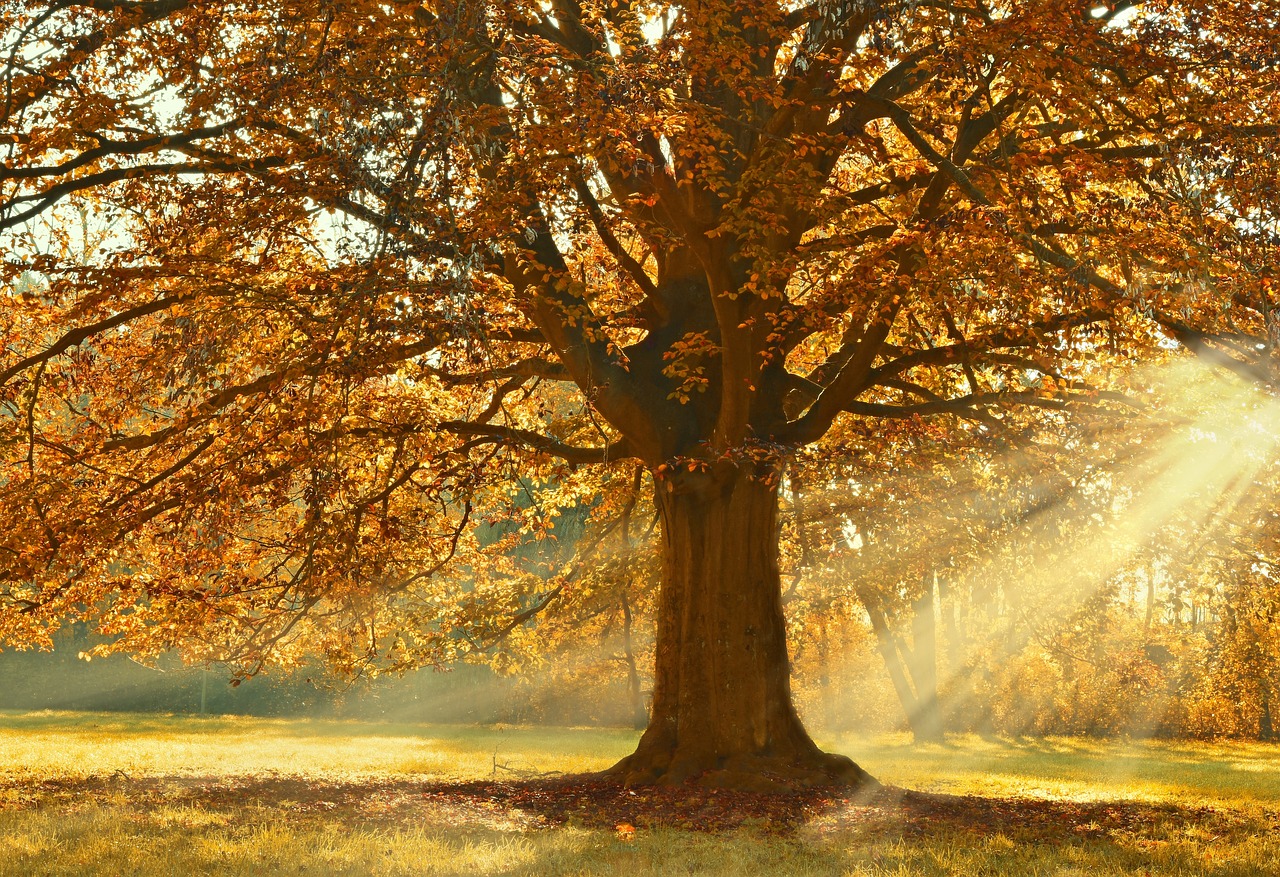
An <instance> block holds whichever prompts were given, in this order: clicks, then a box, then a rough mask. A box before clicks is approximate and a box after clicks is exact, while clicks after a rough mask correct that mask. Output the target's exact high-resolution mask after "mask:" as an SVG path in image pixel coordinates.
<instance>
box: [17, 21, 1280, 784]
mask: <svg viewBox="0 0 1280 877" xmlns="http://www.w3.org/2000/svg"><path fill="white" fill-rule="evenodd" d="M1278 28H1280V9H1278V8H1277V5H1276V4H1275V3H1273V2H1270V0H1264V2H1251V3H1236V2H1228V3H1212V4H1210V3H1206V2H1200V0H1192V2H1178V3H1174V2H1164V0H1158V2H1151V3H1143V4H1133V3H1127V2H1121V3H1115V4H1108V3H1079V2H1064V3H1042V2H1021V0H1015V2H1004V0H998V2H986V0H977V2H974V3H971V4H964V3H961V4H953V3H932V2H924V0H909V2H878V0H813V2H771V0H701V2H672V3H665V2H642V0H609V2H604V0H599V2H596V0H488V2H484V0H457V2H426V3H417V2H403V0H381V2H372V0H330V2H325V3H312V2H296V0H273V2H271V3H261V2H257V0H241V2H235V3H231V2H222V0H109V2H108V0H101V2H99V0H92V2H89V0H86V2H72V0H60V2H56V3H50V4H47V5H46V4H42V3H35V2H30V0H7V2H3V3H0V40H2V41H3V46H2V49H3V59H4V60H3V62H2V63H3V64H4V67H3V82H2V83H0V85H2V92H3V93H2V95H0V159H2V161H3V164H0V226H2V227H3V229H5V234H6V237H5V238H4V240H5V244H4V247H3V253H4V257H5V270H6V271H7V272H8V276H9V280H10V284H11V290H12V291H11V293H10V294H9V295H8V296H7V297H6V298H5V299H4V300H3V301H4V306H3V309H2V310H0V343H2V344H3V348H2V350H0V412H2V413H0V430H2V432H0V450H2V452H3V458H2V459H0V467H3V468H0V485H2V487H3V495H2V498H0V504H2V506H3V517H4V521H5V524H6V529H5V531H4V533H3V534H0V582H2V583H3V590H2V591H0V605H2V606H3V609H2V610H0V613H2V614H0V635H3V636H4V637H6V638H8V639H10V640H12V641H19V642H22V641H26V642H32V641H38V640H39V639H40V638H41V637H42V636H45V635H46V632H47V630H48V628H49V627H50V626H53V625H56V623H57V620H58V619H59V618H63V617H65V616H67V615H69V614H74V615H81V616H88V617H92V618H95V619H96V620H97V623H98V626H99V628H100V629H101V630H103V631H104V632H106V633H108V634H111V635H113V636H114V637H116V639H115V640H114V647H116V648H122V649H134V650H139V651H143V652H147V651H155V650H158V649H162V648H167V647H171V646H173V645H175V644H185V647H186V648H187V649H188V651H189V653H190V654H193V655H194V656H196V657H197V658H199V657H227V656H231V657H238V658H240V659H242V660H245V661H247V662H248V665H249V666H250V669H252V666H256V664H255V662H259V663H260V662H262V661H265V660H268V659H269V658H270V657H271V656H272V655H273V654H279V653H282V652H283V651H285V650H287V648H288V646H289V645H290V644H291V643H295V642H303V641H309V642H312V643H314V644H316V647H317V648H320V649H322V650H324V651H325V652H326V653H328V654H329V655H330V656H331V657H333V658H334V659H335V660H339V661H341V660H355V659H353V658H346V659H344V658H343V657H342V656H343V655H355V656H356V658H358V659H359V660H368V661H379V662H383V663H386V662H390V663H393V664H395V663H404V664H408V663H414V662H421V661H424V660H431V659H433V658H434V657H438V656H439V655H441V654H442V653H448V652H449V651H450V650H455V651H456V650H458V649H460V648H463V646H462V645H460V644H464V643H468V642H471V640H472V639H473V638H474V637H475V636H476V635H477V634H476V632H475V631H476V630H477V629H482V630H481V632H482V633H483V632H484V631H488V632H490V633H503V632H507V633H510V632H512V631H518V629H519V627H518V625H519V624H520V622H522V621H524V620H527V619H529V618H531V617H532V616H533V615H534V614H535V613H536V612H537V611H539V610H541V609H542V608H544V607H545V606H546V605H548V603H550V602H551V600H552V599H553V598H554V597H555V596H556V595H557V594H559V593H562V592H563V590H564V589H565V588H566V587H570V586H571V585H572V582H571V581H570V579H571V578H572V576H573V575H574V574H572V573H571V574H568V575H563V574H562V575H561V576H560V578H559V579H558V581H559V584H556V581H557V580H556V579H555V578H554V577H553V578H550V579H548V578H546V577H545V576H534V578H535V579H536V581H535V582H533V583H532V584H528V585H527V587H526V589H525V590H524V591H520V590H518V589H514V590H513V589H511V588H507V587H505V585H504V582H507V583H509V581H511V580H514V579H515V578H518V577H519V576H520V575H522V574H524V573H521V571H520V570H519V569H516V568H514V567H512V568H509V569H506V571H505V572H504V571H503V568H501V559H500V557H499V555H498V554H492V555H491V556H490V557H489V558H488V559H487V560H484V559H483V558H482V557H481V555H479V554H476V553H475V552H476V551H477V550H478V548H477V546H480V544H481V543H480V542H479V541H477V537H476V536H475V535H474V526H475V524H476V519H477V517H482V516H488V517H495V516H498V514H499V512H500V511H501V509H502V508H503V507H504V506H503V503H504V502H506V503H507V506H506V508H508V509H511V510H515V512H516V513H519V514H523V515H524V516H525V517H527V518H528V519H529V520H530V521H534V516H533V515H532V514H525V513H527V512H529V511H530V509H534V508H536V507H537V500H536V497H534V501H533V502H532V504H530V503H525V504H524V505H523V506H522V505H520V504H519V503H516V502H514V501H513V500H511V496H512V494H511V491H512V490H516V489H525V490H527V489H528V484H529V479H542V483H543V484H544V488H545V489H547V490H554V491H559V492H564V493H566V496H568V497H569V500H571V501H572V502H577V503H579V504H589V503H590V496H591V494H592V493H593V492H595V491H597V490H599V489H600V486H599V485H600V483H601V482H599V481H593V480H591V479H592V477H593V476H590V475H588V474H586V473H587V472H589V471H592V470H596V471H600V472H603V473H604V474H605V476H608V475H609V474H610V473H612V472H614V469H615V467H614V466H613V465H612V464H615V463H617V462H618V461H623V460H634V461H639V463H640V464H642V465H643V466H644V467H646V468H647V469H648V470H649V472H650V473H652V476H653V478H652V482H653V484H654V485H655V489H654V497H653V501H654V504H655V506H656V510H657V515H658V518H659V525H658V526H659V528H660V533H661V541H660V544H661V551H662V580H661V588H660V593H659V595H658V600H657V608H656V613H657V637H658V641H657V662H656V671H655V684H654V691H653V702H652V714H651V721H650V724H649V728H648V731H647V732H646V733H645V735H644V737H643V738H642V740H641V742H640V744H639V747H638V749H637V751H636V752H635V753H634V754H633V755H631V756H629V757H628V758H627V759H625V760H624V761H623V762H622V763H621V764H619V765H618V767H617V768H616V773H617V774H618V775H619V776H620V777H621V778H623V779H624V780H627V781H632V782H645V781H660V782H678V781H681V780H682V779H685V778H688V777H690V776H693V775H704V779H705V780H707V781H715V782H724V783H738V784H744V783H752V782H756V781H757V780H758V779H759V778H760V777H762V776H770V777H772V778H773V779H774V780H776V781H780V782H793V781H794V782H808V781H821V782H826V781H830V780H832V779H835V778H843V779H846V780H852V781H856V780H858V779H860V778H861V777H862V776H863V774H862V773H861V771H860V770H859V769H858V768H856V767H855V766H854V765H853V764H852V762H849V761H848V760H847V759H844V758H841V757H837V756H831V755H827V754H824V753H822V752H820V751H819V750H818V748H817V747H816V746H815V745H814V744H813V742H812V741H811V740H810V738H809V736H808V735H807V734H806V732H805V730H804V728H803V727H802V725H801V723H800V721H799V719H798V718H797V715H796V713H795V711H794V709H793V706H792V702H791V696H790V691H789V678H788V677H789V671H788V662H787V654H786V647H785V641H784V639H785V637H784V620H783V611H782V606H781V600H780V588H779V573H778V565H777V559H776V554H777V540H778V529H779V527H778V503H779V484H780V480H781V479H780V470H781V468H782V467H783V466H785V465H786V462H787V460H788V458H789V456H790V455H791V454H792V453H793V452H794V451H795V450H796V449H798V448H801V447H805V446H812V445H815V444H819V445H820V444H821V443H822V442H823V441H824V437H825V436H828V434H829V432H830V431H831V430H832V429H833V426H834V425H837V424H840V425H841V428H842V429H849V430H854V431H855V432H856V433H858V434H860V435H862V436H863V437H864V438H866V439H874V436H875V435H876V432H877V430H879V429H880V428H881V427H880V424H882V423H884V422H886V420H887V419H897V420H901V419H904V418H906V419H910V418H917V417H932V416H942V417H947V418H952V419H953V423H954V425H955V428H957V429H972V430H986V431H999V430H1001V429H1002V419H1003V417H1004V413H1005V412H1006V411H1008V409H1009V406H1016V405H1031V406H1047V407H1055V408H1065V407H1070V406H1072V405H1098V404H1106V398H1105V395H1099V394H1098V393H1097V392H1096V390H1098V389H1099V388H1103V387H1104V382H1105V377H1106V367H1105V363H1106V361H1107V360H1108V358H1110V357H1115V356H1129V355H1131V354H1134V353H1136V352H1138V351H1140V350H1142V349H1146V348H1149V347H1152V346H1157V345H1160V344H1169V343H1172V341H1175V340H1176V341H1178V342H1181V343H1183V344H1185V345H1187V346H1189V347H1193V348H1195V349H1197V350H1198V351H1201V352H1205V353H1209V354H1212V355H1214V356H1217V357H1220V358H1222V359H1224V360H1225V361H1227V362H1228V364H1229V365H1231V367H1233V368H1237V369H1239V370H1244V371H1250V372H1257V371H1258V370H1260V369H1264V368H1265V363H1266V359H1267V356H1268V355H1269V353H1270V349H1271V344H1272V340H1273V338H1274V337H1275V333H1274V331H1273V327H1274V322H1273V316H1272V314H1273V312H1272V307H1273V303H1272V299H1271V297H1270V296H1271V295H1272V294H1273V290H1272V289H1271V287H1270V286H1269V283H1270V282H1271V272H1272V271H1273V268H1274V264H1275V258H1274V257H1275V250H1276V237H1275V234H1276V227H1275V223H1276V212H1275V211H1276V207H1275V205H1276V197H1277V183H1276V179H1277V177H1276V174H1277V170H1276V165H1275V156H1276V155H1277V152H1278V151H1280V149H1278V144H1277V136H1276V127H1275V126H1276V122H1277V119H1278V118H1280V112H1278V111H1277V110H1278V107H1277V101H1278V98H1277V88H1276V86H1277V83H1278V82H1280V70H1278V69H1277V64H1276V61H1275V52H1274V42H1275V34H1276V32H1277V29H1278ZM23 272H27V273H26V274H25V276H23ZM862 444H864V445H865V444H866V443H865V442H863V443H862ZM820 453H821V452H820ZM633 465H634V464H627V465H625V466H623V467H622V468H621V469H618V470H617V471H618V477H619V483H620V484H628V483H630V482H631V472H632V471H634V469H633ZM547 485H551V486H547ZM624 493H625V489H624ZM531 495H532V494H531ZM628 501H629V502H631V503H632V505H628V506H627V507H626V508H627V509H628V510H629V509H630V508H631V507H632V506H633V505H634V501H633V500H628ZM628 513H629V511H628ZM534 522H535V523H538V524H539V525H545V524H546V519H545V518H542V519H538V520H537V521H534ZM602 538H603V537H602ZM482 561H483V562H482ZM494 565H497V566H496V567H495V566H494ZM459 568H461V569H462V570H463V571H462V572H458V569H459ZM495 569H496V571H495ZM451 570H452V572H450V571H451ZM526 575H527V574H526ZM450 583H451V584H450ZM486 612H487V613H488V614H487V615H486V614H485V613H486ZM504 618H505V619H508V621H507V623H506V624H504V623H503V619H504ZM410 622H412V624H410ZM411 627H413V628H414V629H412V630H410V628H411ZM849 697H850V700H851V701H852V702H853V703H854V705H855V706H856V699H857V692H850V694H849Z"/></svg>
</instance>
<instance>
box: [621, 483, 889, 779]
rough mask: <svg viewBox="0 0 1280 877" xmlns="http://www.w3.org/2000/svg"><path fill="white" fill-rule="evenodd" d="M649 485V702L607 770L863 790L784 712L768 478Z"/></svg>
mask: <svg viewBox="0 0 1280 877" xmlns="http://www.w3.org/2000/svg"><path fill="white" fill-rule="evenodd" d="M655 484H656V489H657V505H658V509H659V513H660V515H661V521H662V552H663V558H662V561H663V562H662V590H661V592H660V595H659V601H658V619H657V622H658V629H657V658H656V666H655V674H654V689H653V706H652V710H651V716H650V721H649V727H648V730H647V731H646V732H645V734H644V736H643V737H642V738H641V739H640V743H639V746H638V747H637V748H636V751H635V752H634V753H633V754H632V755H630V756H628V757H627V758H625V759H623V760H622V761H621V762H619V763H618V765H616V766H615V767H614V768H613V769H612V771H611V773H613V775H615V776H617V777H619V778H620V779H622V780H623V781H624V782H626V783H637V784H644V783H658V784H662V785H675V784H679V783H682V782H685V781H686V780H690V779H694V778H697V779H698V781H699V782H700V783H703V784H706V785H719V786H727V787H733V788H743V789H758V790H766V789H774V790H776V789H780V788H787V787H792V786H801V785H819V784H832V783H849V784H860V783H867V782H874V781H873V780H871V779H870V777H868V776H867V774H866V773H865V772H863V771H862V770H861V769H860V768H859V767H858V766H857V765H855V764H854V763H853V762H852V761H850V760H849V759H847V758H845V757H843V756H839V755H830V754H827V753H824V752H822V751H821V750H820V749H818V747H817V746H816V745H815V744H814V742H813V741H812V740H811V739H810V738H809V735H808V733H807V732H806V731H805V729H804V727H803V725H801V723H800V719H799V717H798V716H797V715H796V711H795V708H794V706H793V705H792V701H791V681H790V665H789V662H788V660H787V643H786V625H785V621H784V618H783V612H782V599H781V595H782V590H781V579H780V577H779V574H778V562H777V556H778V488H777V479H776V477H774V478H772V479H768V478H765V477H752V476H751V475H750V474H748V473H746V472H744V471H742V470H740V469H737V468H729V467H724V468H723V469H721V470H720V471H719V472H717V474H716V475H715V476H710V475H704V476H694V477H692V478H689V479H688V482H686V483H680V484H674V483H672V482H671V481H669V480H665V479H655ZM668 485H671V488H670V489H668Z"/></svg>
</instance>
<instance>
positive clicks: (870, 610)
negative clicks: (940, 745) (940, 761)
mask: <svg viewBox="0 0 1280 877" xmlns="http://www.w3.org/2000/svg"><path fill="white" fill-rule="evenodd" d="M861 598H862V605H863V607H864V608H866V610H867V617H869V618H870V619H871V630H872V632H873V633H875V635H876V646H877V648H878V649H879V651H880V657H881V658H883V659H884V668H885V670H886V671H887V672H888V674H889V681H890V682H891V683H893V690H894V692H895V693H896V694H897V695H898V702H899V703H900V704H902V711H903V712H904V713H905V714H906V716H907V726H908V727H909V728H910V729H911V733H912V736H917V737H918V731H917V729H916V715H917V714H918V713H919V703H918V702H917V700H916V695H915V692H914V691H912V690H911V682H910V681H909V680H908V679H907V668H906V665H905V664H904V663H903V661H902V656H901V655H900V654H899V652H898V642H897V638H896V637H894V635H893V631H892V630H890V629H889V620H888V619H887V618H886V617H885V614H884V610H882V609H881V608H880V604H879V602H878V601H877V600H875V598H873V597H871V596H870V595H862V597H861Z"/></svg>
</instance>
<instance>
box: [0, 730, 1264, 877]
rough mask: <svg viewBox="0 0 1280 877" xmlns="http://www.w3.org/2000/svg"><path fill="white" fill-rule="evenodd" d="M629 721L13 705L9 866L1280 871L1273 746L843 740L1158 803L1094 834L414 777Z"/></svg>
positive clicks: (543, 761) (522, 871)
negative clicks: (597, 817) (750, 820)
mask: <svg viewBox="0 0 1280 877" xmlns="http://www.w3.org/2000/svg"><path fill="white" fill-rule="evenodd" d="M634 737H635V735H634V734H633V733H631V732H622V731H607V730H562V729H515V728H512V729H500V728H499V729H493V728H481V729H478V728H462V727H441V726H430V725H416V726H415V725H369V724H359V723H332V722H298V721H275V720H261V719H192V718H185V717H165V716H114V715H102V714H36V715H0V875H3V877H8V875H15V877H16V875H23V877H26V875H37V874H111V875H117V874H120V875H130V874H132V875H137V877H158V875H183V877H186V875H195V874H201V875H206V874H207V875H232V874H337V875H345V874H351V875H357V874H378V875H384V874H385V875H422V874H438V875H453V874H456V875H464V874H465V875H486V874H488V875H526V874H527V875H553V874H556V875H559V874H575V875H595V874H601V875H604V874H610V875H612V874H623V875H632V874H635V875H651V874H652V875H658V874H662V875H670V874H676V875H685V874H689V875H694V874H705V875H730V874H732V875H742V874H782V875H841V877H844V875H858V877H864V875H865V877H870V875H876V877H889V875H895V877H906V875H961V874H963V875H984V874H985V875H1010V877H1020V875H1027V877H1029V875H1037V877H1049V875H1053V877H1085V875H1087V877H1105V875H1117V877H1118V875H1132V874H1137V875H1142V874H1146V873H1150V874H1151V875H1153V877H1189V875H1206V877H1209V875H1212V877H1259V875H1273V874H1274V875H1280V839H1278V837H1277V835H1278V834H1280V831H1277V828H1278V827H1280V823H1278V822H1277V819H1278V813H1280V757H1277V756H1280V750H1278V749H1277V748H1276V747H1269V746H1260V745H1247V744H1222V745H1208V744H1166V743H1141V744H1126V745H1120V744H1107V743H1102V742H1097V741H1075V740H1048V741H993V740H982V739H979V738H972V737H965V738H961V739H958V740H956V741H954V742H953V743H951V744H948V745H947V746H930V747H913V746H910V745H908V743H907V741H905V740H904V739H902V738H899V737H886V738H879V739H875V740H855V739H842V740H837V741H828V743H833V744H834V745H835V747H836V748H839V749H842V750H843V751H847V752H849V753H850V754H853V755H855V756H857V757H858V758H859V759H860V760H861V761H862V762H863V763H865V764H866V765H867V766H869V767H870V768H872V769H873V770H875V771H876V772H877V773H878V774H879V775H880V776H881V778H882V779H884V780H885V781H887V782H893V783H897V784H902V785H906V786H911V787H915V788H922V789H930V790H933V791H938V792H946V793H949V794H959V795H981V796H988V797H994V798H1002V797H1003V796H1006V795H1020V796H1026V797H1032V798H1044V799H1047V798H1055V797H1059V796H1060V797H1064V798H1068V799H1071V800H1077V801H1086V800H1094V801H1115V802H1123V801H1134V800H1140V801H1148V802H1152V803H1153V804H1156V805H1159V807H1158V808H1153V809H1151V811H1150V812H1151V813H1154V814H1155V815H1154V816H1152V815H1150V814H1148V815H1147V816H1146V817H1144V819H1143V820H1141V821H1138V822H1135V823H1133V824H1132V825H1130V826H1128V827H1121V828H1114V827H1112V828H1106V827H1104V828H1102V829H1099V828H1097V827H1096V826H1095V827H1093V828H1090V827H1089V826H1083V827H1082V828H1083V829H1084V833H1083V834H1080V835H1079V836H1075V835H1072V834H1071V833H1070V832H1065V833H1054V832H1053V831H1049V833H1046V831H1045V827H1044V826H1041V827H1039V828H1037V827H1034V826H1028V827H1027V828H1025V829H1023V828H1022V827H1020V826H1019V825H1018V824H1017V823H1016V821H1015V822H1011V823H1007V824H1002V825H1001V826H998V827H997V826H985V827H984V826H977V827H976V828H977V829H979V830H975V827H974V826H969V825H965V824H963V823H956V822H954V821H952V822H949V821H946V820H939V821H937V822H936V823H930V822H927V821H925V822H920V821H917V822H915V823H912V824H909V825H908V824H902V825H898V824H895V823H893V822H892V821H889V822H885V821H883V820H881V821H879V822H872V823H866V822H857V821H852V822H851V821H847V820H845V819H844V818H843V816H842V813H841V812H840V811H839V810H833V811H831V812H829V813H826V814H823V815H819V816H817V817H815V818H814V819H813V820H811V821H810V822H809V823H808V824H806V825H803V826H801V827H799V828H798V829H796V830H794V831H791V832H787V833H783V834H780V835H779V834H772V833H769V832H767V831H765V830H763V827H757V828H753V829H742V830H738V831H733V832H729V833H721V834H707V833H700V832H693V831H682V830H676V829H670V828H658V829H646V828H644V827H641V829H640V830H639V831H637V832H636V833H635V834H634V835H630V834H629V833H619V832H616V831H612V830H609V829H607V828H604V829H601V828H594V829H593V828H587V827H583V826H582V825H578V824H574V822H572V821H571V822H569V823H567V824H559V825H548V824H545V823H543V822H540V821H539V820H538V819H536V818H533V817H531V816H529V815H528V814H524V815H522V814H519V813H511V812H507V811H504V810H503V809H502V807H498V806H495V807H494V808H492V809H490V810H486V809H484V808H483V807H480V808H476V807H474V806H473V807H471V808H470V809H467V808H452V807H450V806H448V805H447V804H442V803H440V801H439V800H435V801H432V802H428V801H426V800H425V799H424V798H423V796H422V795H420V794H418V793H417V791H416V790H417V789H419V788H420V787H421V784H422V783H423V782H425V781H428V780H449V781H454V780H476V779H487V778H489V777H490V776H492V774H493V773H494V760H495V758H496V760H497V762H498V763H499V765H506V766H507V767H510V768H520V769H527V770H536V771H550V770H562V771H566V772H574V771H584V770H592V769H598V768H600V767H604V766H606V765H607V764H609V763H610V762H612V761H613V760H614V759H615V758H617V757H618V756H619V755H621V754H623V753H625V752H626V751H627V750H628V749H629V748H630V746H632V745H633V743H634ZM499 773H500V774H501V773H503V771H501V770H500V771H499ZM307 789H313V790H315V791H314V794H309V793H305V792H306V790H307ZM295 792H297V794H295ZM1117 806H1118V807H1121V808H1123V806H1124V805H1123V804H1122V803H1118V804H1117ZM1204 808H1212V810H1206V809H1204ZM988 829H989V830H988ZM1064 838H1065V840H1064Z"/></svg>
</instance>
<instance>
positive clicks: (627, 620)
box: [618, 466, 649, 731]
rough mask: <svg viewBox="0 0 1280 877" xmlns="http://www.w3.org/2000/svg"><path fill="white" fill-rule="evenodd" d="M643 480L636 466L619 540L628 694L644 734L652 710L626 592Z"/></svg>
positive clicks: (634, 718)
mask: <svg viewBox="0 0 1280 877" xmlns="http://www.w3.org/2000/svg"><path fill="white" fill-rule="evenodd" d="M643 478H644V467H642V466H636V469H635V474H634V476H633V477H632V480H631V495H630V496H629V497H628V498H627V503H626V505H624V506H623V507H622V516H621V519H620V524H621V526H620V528H619V534H618V536H619V539H621V541H622V551H623V582H622V653H623V657H624V658H625V659H626V662H627V691H628V692H629V694H630V696H631V723H632V725H633V726H634V727H635V729H636V730H637V731H643V730H644V729H645V728H646V727H648V725H649V711H648V710H647V709H645V706H644V698H643V697H642V695H641V691H640V673H639V672H638V670H637V668H636V654H635V650H634V649H633V648H632V645H631V629H632V616H631V601H630V600H629V599H628V598H627V589H628V588H629V587H631V561H632V552H633V551H634V549H635V546H634V544H633V543H632V541H631V512H632V511H633V510H634V509H635V507H636V501H637V500H638V499H639V498H640V483H641V481H642V480H643Z"/></svg>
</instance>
